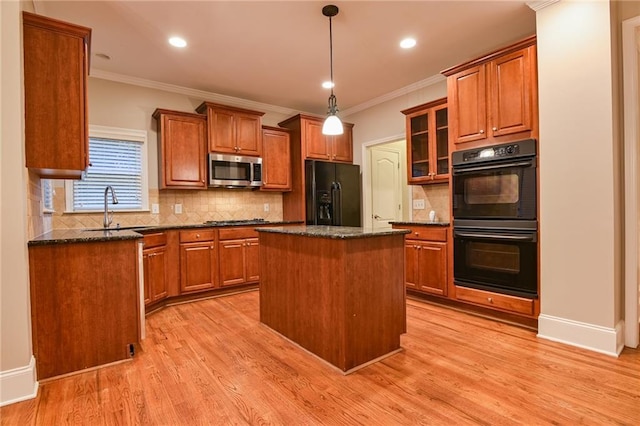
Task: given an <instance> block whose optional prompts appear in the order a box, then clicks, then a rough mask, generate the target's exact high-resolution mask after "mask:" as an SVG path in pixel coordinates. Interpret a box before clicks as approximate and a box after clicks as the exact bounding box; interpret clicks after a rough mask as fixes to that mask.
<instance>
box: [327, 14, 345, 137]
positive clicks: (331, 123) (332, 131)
mask: <svg viewBox="0 0 640 426" xmlns="http://www.w3.org/2000/svg"><path fill="white" fill-rule="evenodd" d="M338 11H339V9H338V6H335V5H332V4H330V5H327V6H325V7H323V8H322V14H323V15H324V16H328V17H329V60H330V62H329V63H330V68H331V83H332V84H331V96H329V108H328V111H327V118H326V119H325V120H324V124H323V126H322V133H323V134H325V135H341V134H342V133H343V132H344V129H343V128H342V121H340V118H338V116H337V113H338V105H337V102H336V96H335V95H334V94H333V86H334V84H333V31H332V27H331V18H333V17H334V16H336V15H337V14H338Z"/></svg>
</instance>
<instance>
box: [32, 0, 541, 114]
mask: <svg viewBox="0 0 640 426" xmlns="http://www.w3.org/2000/svg"><path fill="white" fill-rule="evenodd" d="M327 4H335V5H337V6H338V7H339V8H340V12H339V14H338V15H337V16H336V17H335V18H333V47H334V49H333V51H334V80H335V85H336V86H335V89H334V90H335V94H336V97H337V99H338V107H339V109H340V110H341V111H345V110H348V109H350V108H354V107H357V106H358V105H361V104H363V103H365V102H367V101H370V100H372V99H374V98H377V97H380V96H383V95H385V94H388V93H391V92H394V91H397V90H401V89H402V88H404V87H407V86H410V85H412V84H414V83H418V82H421V81H423V80H426V79H429V78H430V77H433V76H436V75H438V74H439V73H440V71H442V70H443V69H445V68H448V67H450V66H453V65H456V64H458V63H461V62H464V61H466V60H469V59H473V58H474V57H477V56H479V55H482V54H484V53H486V52H489V51H491V50H494V49H496V48H499V47H501V46H503V45H506V44H509V43H511V42H513V41H516V40H519V39H521V38H523V37H526V36H528V35H531V34H534V33H535V12H534V11H533V10H531V9H530V8H529V7H528V6H527V5H526V2H525V1H515V0H511V1H482V0H473V1H357V0H354V1H344V0H342V1H337V0H336V1H333V0H327V1H322V2H317V1H238V0H236V1H193V2H191V1H157V0H156V1H52V0H47V1H34V7H35V10H36V13H39V14H42V15H46V16H50V17H53V18H57V19H61V20H64V21H68V22H73V23H76V24H80V25H84V26H87V27H90V28H92V29H93V32H92V46H91V54H92V57H91V73H95V74H100V72H101V71H105V72H107V73H114V74H117V75H122V76H129V77H136V78H141V79H146V80H151V81H154V82H161V83H167V84H172V85H177V86H183V87H187V88H191V89H197V90H203V91H207V92H213V93H217V94H223V95H228V96H233V97H238V98H243V99H248V100H252V101H256V102H261V103H266V104H270V105H275V106H281V107H286V108H291V109H294V110H298V111H303V112H311V113H316V114H324V113H326V108H327V98H328V96H329V93H328V90H326V89H323V88H322V87H321V86H320V84H321V83H322V81H325V80H329V19H328V18H326V17H325V16H323V15H322V7H323V6H325V5H327ZM171 35H180V36H182V37H183V38H185V39H186V40H187V42H188V43H189V45H188V46H187V48H185V49H183V50H179V49H176V48H174V47H172V46H170V45H169V44H168V43H167V39H168V38H169V36H171ZM406 36H413V37H415V38H416V39H417V40H418V44H417V46H416V47H415V48H413V49H411V50H402V49H400V48H399V47H398V43H399V42H400V40H401V39H402V38H404V37H406ZM100 53H102V54H106V55H109V56H110V57H111V59H110V60H105V59H103V58H101V57H99V56H96V54H100ZM102 74H103V75H106V74H105V73H102Z"/></svg>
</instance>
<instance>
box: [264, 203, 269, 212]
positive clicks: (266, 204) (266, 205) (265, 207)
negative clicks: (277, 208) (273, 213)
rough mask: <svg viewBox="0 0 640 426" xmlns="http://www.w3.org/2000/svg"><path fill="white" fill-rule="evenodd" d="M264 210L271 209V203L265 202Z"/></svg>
mask: <svg viewBox="0 0 640 426" xmlns="http://www.w3.org/2000/svg"><path fill="white" fill-rule="evenodd" d="M264 211H265V212H268V211H269V203H264Z"/></svg>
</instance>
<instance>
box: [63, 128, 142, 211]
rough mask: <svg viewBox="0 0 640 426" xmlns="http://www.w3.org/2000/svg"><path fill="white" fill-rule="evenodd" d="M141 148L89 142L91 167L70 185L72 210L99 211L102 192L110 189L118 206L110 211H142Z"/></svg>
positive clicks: (126, 143) (136, 144)
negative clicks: (80, 178) (112, 190)
mask: <svg viewBox="0 0 640 426" xmlns="http://www.w3.org/2000/svg"><path fill="white" fill-rule="evenodd" d="M142 146H143V144H142V143H140V142H134V141H124V140H113V139H102V138H89V158H90V160H91V166H89V168H88V169H87V172H86V174H85V175H84V177H83V178H82V180H79V181H75V182H74V183H73V210H74V211H83V210H102V209H103V208H104V190H105V188H106V187H107V185H111V186H112V187H113V189H114V190H115V192H116V196H117V197H118V204H112V203H111V194H109V197H108V201H109V209H110V210H136V209H142Z"/></svg>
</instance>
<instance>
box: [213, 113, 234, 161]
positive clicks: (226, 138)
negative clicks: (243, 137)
mask: <svg viewBox="0 0 640 426" xmlns="http://www.w3.org/2000/svg"><path fill="white" fill-rule="evenodd" d="M208 112H209V114H208V117H209V152H226V153H232V154H235V153H236V149H235V147H236V134H235V133H236V128H235V121H234V113H233V112H232V111H227V110H224V109H212V108H211V109H209V111H208Z"/></svg>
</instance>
